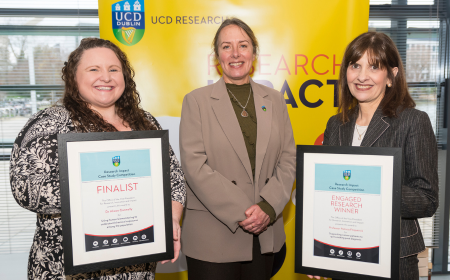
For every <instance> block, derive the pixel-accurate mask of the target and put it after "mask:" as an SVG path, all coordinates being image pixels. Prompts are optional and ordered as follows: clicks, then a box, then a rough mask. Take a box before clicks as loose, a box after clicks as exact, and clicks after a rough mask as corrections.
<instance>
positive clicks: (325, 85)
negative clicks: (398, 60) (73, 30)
mask: <svg viewBox="0 0 450 280" xmlns="http://www.w3.org/2000/svg"><path fill="white" fill-rule="evenodd" d="M227 17H238V18H240V19H242V20H243V21H245V22H246V23H247V24H248V25H249V26H250V27H251V28H252V29H253V31H254V33H255V34H256V37H257V38H258V41H259V44H260V54H259V57H258V59H257V61H256V62H255V63H254V65H253V69H252V73H251V76H252V78H253V80H255V81H256V82H259V83H261V84H264V85H266V86H269V87H272V88H274V89H276V90H279V91H280V92H281V93H282V94H284V96H285V99H286V102H287V107H288V112H289V115H290V118H291V122H292V126H293V129H294V137H295V141H296V143H297V144H307V145H313V144H321V143H322V138H323V132H324V130H325V126H326V122H327V120H328V118H329V117H330V116H332V115H333V114H335V113H336V107H335V106H336V102H337V92H338V91H337V79H338V74H339V71H340V62H341V60H342V56H343V53H344V50H345V47H346V45H347V44H348V43H349V42H350V41H351V40H352V39H354V38H355V37H356V36H358V35H359V34H361V33H363V32H366V31H367V29H368V20H369V0H320V1H294V0H277V1H273V0H221V1H219V0H217V1H210V0H189V1H184V0H172V1H156V0H153V1H151V0H124V1H117V0H99V18H100V37H101V38H103V39H108V40H110V41H112V42H114V43H116V44H117V45H118V46H120V48H121V49H122V50H124V51H125V52H126V53H127V55H128V57H129V59H130V61H131V63H132V65H133V67H134V69H135V71H136V78H135V81H136V83H137V87H138V90H139V93H140V94H141V97H142V105H143V108H144V109H145V110H148V111H149V112H151V113H152V114H153V115H154V116H156V117H157V118H158V120H159V121H160V123H161V125H162V126H163V127H164V128H165V129H169V132H170V135H171V137H170V141H171V144H172V146H173V148H174V150H175V151H176V153H177V154H179V153H178V139H177V137H178V125H179V118H180V115H181V104H182V101H183V97H184V95H185V94H187V93H189V92H190V91H192V90H194V89H196V88H199V87H203V86H206V85H208V84H211V83H214V82H216V81H217V80H218V79H219V78H220V77H221V75H222V69H221V68H220V66H218V65H217V64H216V62H215V60H214V56H213V52H212V48H211V42H212V40H213V37H214V35H215V32H216V30H217V29H218V27H219V26H220V24H221V23H222V21H223V20H225V19H226V18H227ZM283 216H284V221H285V231H286V235H287V240H286V245H287V253H286V258H285V260H284V263H283V266H282V267H281V269H280V270H279V271H278V273H277V274H276V275H275V276H274V277H273V278H272V279H275V280H277V279H280V280H281V279H283V280H289V279H308V278H306V276H304V275H299V274H295V273H294V247H295V244H294V235H295V222H294V219H295V186H294V188H293V192H292V199H291V201H290V202H289V203H288V204H287V206H286V208H285V209H284V212H283ZM185 270H186V262H185V259H184V256H182V257H181V259H180V261H177V263H176V264H171V265H162V266H161V265H159V266H158V268H157V276H156V278H157V279H158V280H175V279H177V280H181V279H187V273H186V271H185Z"/></svg>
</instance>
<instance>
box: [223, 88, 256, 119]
mask: <svg viewBox="0 0 450 280" xmlns="http://www.w3.org/2000/svg"><path fill="white" fill-rule="evenodd" d="M227 90H228V92H229V93H231V95H232V96H233V97H234V99H235V100H236V101H237V103H238V105H239V106H241V108H242V112H241V116H242V117H244V118H246V117H248V113H247V111H246V110H245V108H247V105H248V101H249V100H250V96H251V95H252V87H250V92H249V93H248V98H247V103H245V106H242V104H241V102H239V100H238V99H237V98H236V96H234V94H233V93H232V92H231V90H230V89H228V88H227Z"/></svg>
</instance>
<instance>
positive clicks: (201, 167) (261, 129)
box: [180, 18, 295, 280]
mask: <svg viewBox="0 0 450 280" xmlns="http://www.w3.org/2000/svg"><path fill="white" fill-rule="evenodd" d="M213 46H214V51H215V55H216V58H217V59H218V61H219V62H220V64H221V67H222V69H223V77H222V78H221V79H220V80H219V81H218V82H216V83H215V84H212V85H209V86H206V87H203V88H200V89H196V90H194V91H192V92H191V93H189V94H187V95H186V96H185V98H184V101H183V109H182V113H181V124H180V149H181V164H182V167H183V170H184V172H185V176H186V181H187V184H188V186H189V187H188V188H187V206H186V212H185V216H184V220H183V227H182V235H181V239H182V242H181V243H182V251H183V253H184V254H185V255H186V256H187V264H188V276H189V279H217V280H220V279H227V280H229V279H246V280H247V279H258V280H260V279H270V276H271V272H272V263H273V253H276V252H278V251H279V250H280V249H281V247H282V246H283V244H284V242H285V233H284V225H283V215H282V211H283V209H284V207H285V205H286V203H287V202H288V201H289V198H290V194H291V190H292V184H293V182H294V178H295V142H294V138H293V134H292V127H291V123H290V120H289V115H288V113H287V108H286V103H285V100H284V97H283V95H282V94H280V92H278V91H276V90H273V89H270V88H268V87H265V86H263V85H260V84H256V83H255V82H253V80H252V79H251V78H250V75H249V73H250V70H251V68H252V63H253V61H254V60H255V59H256V56H257V52H258V42H257V40H256V37H255V35H254V34H253V32H252V30H251V29H250V27H248V26H247V24H245V23H244V22H243V21H241V20H239V19H236V18H231V19H227V20H225V21H224V22H223V23H222V25H221V26H220V27H219V29H218V30H217V33H216V36H215V38H214V41H213Z"/></svg>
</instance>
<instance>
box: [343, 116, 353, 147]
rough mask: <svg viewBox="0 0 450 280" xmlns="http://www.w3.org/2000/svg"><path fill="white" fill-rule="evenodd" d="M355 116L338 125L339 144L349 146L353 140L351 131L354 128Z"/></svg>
mask: <svg viewBox="0 0 450 280" xmlns="http://www.w3.org/2000/svg"><path fill="white" fill-rule="evenodd" d="M355 123H356V118H351V119H350V121H348V122H346V123H344V124H341V125H340V126H339V146H351V145H352V142H353V133H354V130H355Z"/></svg>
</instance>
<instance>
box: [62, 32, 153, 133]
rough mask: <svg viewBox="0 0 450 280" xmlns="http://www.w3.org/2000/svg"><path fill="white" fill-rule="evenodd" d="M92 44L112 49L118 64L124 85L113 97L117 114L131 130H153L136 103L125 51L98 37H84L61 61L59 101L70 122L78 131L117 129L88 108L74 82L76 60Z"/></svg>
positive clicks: (137, 94) (137, 95)
mask: <svg viewBox="0 0 450 280" xmlns="http://www.w3.org/2000/svg"><path fill="white" fill-rule="evenodd" d="M93 48H107V49H110V50H112V51H113V52H114V53H115V54H116V56H117V58H118V59H119V61H120V63H121V65H122V73H123V78H124V80H125V89H124V91H123V94H122V96H121V97H120V98H119V99H118V100H117V101H116V103H115V107H116V112H117V115H118V116H119V117H120V118H121V119H122V120H123V121H124V122H126V123H128V125H129V126H130V127H131V128H132V129H133V130H155V129H157V128H156V127H155V125H153V124H152V123H151V122H150V121H149V120H147V118H146V115H145V112H144V110H142V109H141V108H140V106H139V103H140V102H141V99H140V97H139V93H138V91H137V90H136V83H135V82H134V80H133V78H134V70H133V68H132V67H131V65H130V62H129V61H128V58H127V56H126V55H125V53H124V52H123V51H122V50H121V49H119V47H117V46H116V45H115V44H113V43H112V42H110V41H108V40H103V39H99V38H84V39H83V40H81V43H80V45H79V46H78V48H76V49H75V50H74V51H73V52H72V53H70V55H69V58H68V61H67V62H66V63H64V67H63V68H62V76H61V78H62V79H63V81H64V82H65V86H64V96H63V99H62V103H63V105H64V107H66V109H67V110H68V111H69V113H70V116H71V118H72V121H73V122H74V125H75V126H76V128H77V129H78V130H79V131H82V132H89V131H90V132H93V131H117V129H116V128H115V127H114V126H113V125H111V124H110V123H108V122H106V121H105V120H104V119H103V117H102V116H101V115H100V113H99V112H97V111H95V110H93V109H91V108H90V106H89V103H88V102H86V101H85V100H83V99H82V98H81V95H80V92H79V91H78V85H77V82H76V79H75V78H76V72H77V67H78V64H79V63H80V60H81V58H82V56H83V53H84V51H86V50H89V49H93Z"/></svg>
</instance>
